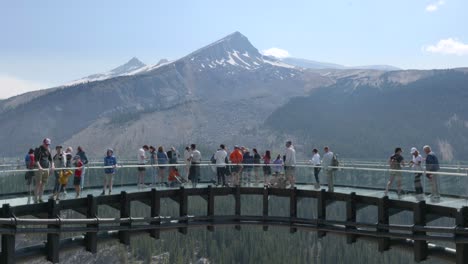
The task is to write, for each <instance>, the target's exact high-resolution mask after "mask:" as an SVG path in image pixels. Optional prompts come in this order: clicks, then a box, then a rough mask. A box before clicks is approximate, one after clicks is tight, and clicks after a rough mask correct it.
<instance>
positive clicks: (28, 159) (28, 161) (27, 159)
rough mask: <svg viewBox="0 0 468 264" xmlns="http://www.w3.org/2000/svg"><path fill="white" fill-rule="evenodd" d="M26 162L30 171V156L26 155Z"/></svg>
mask: <svg viewBox="0 0 468 264" xmlns="http://www.w3.org/2000/svg"><path fill="white" fill-rule="evenodd" d="M24 162H25V163H26V168H27V169H29V165H30V164H29V163H30V162H31V159H30V157H29V154H26V156H25V157H24Z"/></svg>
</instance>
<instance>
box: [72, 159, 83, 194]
mask: <svg viewBox="0 0 468 264" xmlns="http://www.w3.org/2000/svg"><path fill="white" fill-rule="evenodd" d="M73 161H74V165H75V167H76V169H75V177H74V179H73V185H74V186H75V192H76V197H75V198H78V197H80V190H81V186H80V184H81V174H82V173H83V162H82V161H81V157H80V156H79V155H76V156H75V157H74V158H73Z"/></svg>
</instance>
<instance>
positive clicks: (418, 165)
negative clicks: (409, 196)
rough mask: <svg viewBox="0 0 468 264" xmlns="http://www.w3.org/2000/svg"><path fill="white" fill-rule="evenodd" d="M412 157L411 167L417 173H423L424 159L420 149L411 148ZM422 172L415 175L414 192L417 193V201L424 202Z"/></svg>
mask: <svg viewBox="0 0 468 264" xmlns="http://www.w3.org/2000/svg"><path fill="white" fill-rule="evenodd" d="M411 155H412V156H413V160H412V161H410V166H411V168H413V170H415V171H422V161H423V158H422V156H421V154H419V151H418V149H416V148H415V147H413V148H411ZM421 176H422V173H421V172H415V173H414V191H415V193H416V199H417V200H423V199H424V197H423V193H424V191H423V186H422V184H421Z"/></svg>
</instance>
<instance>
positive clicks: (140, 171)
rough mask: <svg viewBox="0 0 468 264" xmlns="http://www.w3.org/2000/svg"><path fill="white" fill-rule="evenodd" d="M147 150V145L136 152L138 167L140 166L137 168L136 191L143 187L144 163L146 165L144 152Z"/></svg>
mask: <svg viewBox="0 0 468 264" xmlns="http://www.w3.org/2000/svg"><path fill="white" fill-rule="evenodd" d="M148 150H149V147H148V145H144V146H143V147H141V148H140V149H139V150H138V155H137V158H138V165H142V166H140V167H138V182H137V187H138V189H141V188H143V187H144V186H145V175H146V168H145V167H144V166H145V163H146V151H148Z"/></svg>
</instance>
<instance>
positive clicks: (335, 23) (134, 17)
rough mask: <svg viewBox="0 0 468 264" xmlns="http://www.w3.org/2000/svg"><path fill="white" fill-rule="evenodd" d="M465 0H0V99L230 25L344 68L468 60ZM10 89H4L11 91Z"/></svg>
mask: <svg viewBox="0 0 468 264" xmlns="http://www.w3.org/2000/svg"><path fill="white" fill-rule="evenodd" d="M466 10H468V1H466V0H392V1H387V0H378V1H376V0H359V1H358V0H353V1H346V0H327V1H314V0H309V1H294V0H289V1H244V0H238V1H219V0H218V1H211V0H200V1H177V0H173V1H157V0H148V1H119V0H112V1H110V0H100V1H95V0H92V1H91V0H80V1H60V0H43V1H34V0H30V1H22V0H15V1H7V0H0V36H1V37H0V39H1V41H0V98H2V97H3V98H4V97H6V96H10V95H12V94H17V93H21V92H24V91H27V90H33V89H39V88H46V87H51V86H54V85H60V84H63V83H66V82H69V81H71V80H74V79H78V78H80V77H83V76H87V75H89V74H93V73H98V72H103V71H106V70H109V69H111V68H114V67H116V66H118V65H120V64H123V63H124V62H126V61H127V60H129V59H130V58H131V57H134V56H136V57H138V58H139V59H140V60H142V61H143V62H144V63H147V64H154V63H156V62H157V61H158V60H159V59H161V58H168V59H176V58H179V57H182V56H184V55H186V54H187V53H189V52H191V51H193V50H195V49H198V48H200V47H202V46H204V45H207V44H209V43H211V42H213V41H215V40H217V39H219V38H222V37H223V36H225V35H228V34H230V33H232V32H234V31H240V32H241V33H242V34H244V35H245V36H247V37H248V38H249V40H250V41H251V42H252V44H253V45H254V46H256V47H257V48H258V49H259V50H268V49H270V48H278V49H281V50H284V51H285V52H287V53H288V54H289V55H290V56H293V57H300V58H305V59H311V60H317V61H324V62H332V63H339V64H344V65H367V64H390V65H394V66H397V67H401V68H405V69H410V68H412V69H414V68H418V69H430V68H453V67H464V66H468V27H467V26H466V25H468V16H466ZM7 87H8V88H7Z"/></svg>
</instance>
